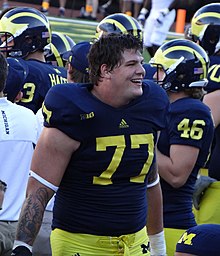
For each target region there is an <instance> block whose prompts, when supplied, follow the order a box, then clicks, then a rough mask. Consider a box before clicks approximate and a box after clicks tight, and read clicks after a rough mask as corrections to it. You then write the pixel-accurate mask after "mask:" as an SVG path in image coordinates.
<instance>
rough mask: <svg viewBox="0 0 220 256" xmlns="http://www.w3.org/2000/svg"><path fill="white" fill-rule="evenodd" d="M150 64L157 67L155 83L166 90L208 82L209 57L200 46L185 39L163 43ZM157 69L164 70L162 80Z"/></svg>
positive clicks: (201, 84)
mask: <svg viewBox="0 0 220 256" xmlns="http://www.w3.org/2000/svg"><path fill="white" fill-rule="evenodd" d="M150 64H151V65H153V66H156V67H157V83H158V84H160V85H161V86H162V87H163V88H164V89H165V90H166V91H172V92H178V91H181V90H184V89H187V88H188V89H189V88H202V87H205V86H206V85H207V83H208V80H207V79H206V77H207V73H208V68H209V57H208V55H207V53H206V52H205V50H204V49H203V48H202V47H201V46H199V45H198V44H196V43H194V42H192V41H190V40H187V39H174V40H171V41H168V42H166V43H164V44H163V45H162V46H160V48H159V49H158V50H157V51H156V53H155V55H154V57H153V58H152V59H151V60H150ZM159 69H162V70H163V72H164V77H163V79H162V80H159V78H158V74H159V71H160V70H159Z"/></svg>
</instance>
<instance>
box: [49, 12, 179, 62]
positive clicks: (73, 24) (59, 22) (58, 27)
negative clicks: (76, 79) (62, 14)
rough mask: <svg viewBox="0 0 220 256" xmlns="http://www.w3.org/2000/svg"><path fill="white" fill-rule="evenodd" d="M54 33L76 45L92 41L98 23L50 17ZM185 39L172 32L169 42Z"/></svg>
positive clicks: (146, 59) (145, 52) (169, 35)
mask: <svg viewBox="0 0 220 256" xmlns="http://www.w3.org/2000/svg"><path fill="white" fill-rule="evenodd" d="M49 20H50V23H51V28H52V30H53V31H56V32H61V33H64V34H66V35H68V36H70V37H71V38H72V39H73V40H74V41H75V42H76V43H78V42H81V41H91V40H93V38H94V36H95V31H96V26H97V24H98V23H97V22H91V21H83V20H79V19H60V18H55V17H49ZM180 37H183V35H182V34H176V33H172V32H170V33H169V34H168V37H167V40H170V39H174V38H180ZM143 55H144V59H145V61H146V62H148V61H149V58H150V57H149V54H148V52H147V51H144V54H143Z"/></svg>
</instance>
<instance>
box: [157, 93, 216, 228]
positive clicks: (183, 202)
mask: <svg viewBox="0 0 220 256" xmlns="http://www.w3.org/2000/svg"><path fill="white" fill-rule="evenodd" d="M213 133H214V124H213V120H212V117H211V113H210V109H209V108H208V107H207V106H206V105H205V104H203V103H202V102H201V101H200V100H197V99H192V98H183V99H179V100H177V101H175V102H173V103H171V107H170V113H169V114H168V115H167V127H166V129H165V130H163V131H162V132H161V135H160V138H159V141H158V149H159V151H160V152H161V153H163V154H164V155H167V156H169V152H170V146H171V145H174V144H177V145H188V146H192V147H196V148H199V149H200V151H199V155H198V159H197V161H196V164H195V166H194V168H193V171H192V172H191V174H190V176H189V178H188V179H187V181H186V183H185V184H184V185H183V186H182V187H180V188H178V189H175V188H173V187H172V186H171V185H170V184H169V183H167V182H166V181H165V180H163V179H162V178H161V187H162V192H163V203H164V227H166V228H179V229H186V228H189V227H191V226H194V225H196V223H195V219H194V215H193V213H192V194H193V190H194V185H195V182H196V178H197V174H198V171H199V169H200V168H201V167H203V166H204V164H205V162H206V161H207V157H208V154H209V149H210V145H211V142H212V138H213ZM179 157H181V156H179Z"/></svg>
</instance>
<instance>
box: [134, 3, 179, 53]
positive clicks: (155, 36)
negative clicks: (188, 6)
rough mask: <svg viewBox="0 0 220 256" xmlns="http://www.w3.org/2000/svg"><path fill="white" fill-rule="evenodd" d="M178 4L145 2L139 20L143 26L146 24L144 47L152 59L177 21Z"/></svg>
mask: <svg viewBox="0 0 220 256" xmlns="http://www.w3.org/2000/svg"><path fill="white" fill-rule="evenodd" d="M177 2H178V1H177V0H163V1H160V0H152V1H150V0H145V2H144V6H143V8H142V9H141V12H140V14H139V16H138V18H137V19H138V20H139V21H140V22H141V23H142V24H143V23H144V33H143V35H144V47H145V48H146V49H147V50H148V52H149V54H150V55H151V57H153V56H154V53H155V52H156V50H157V49H158V48H159V47H160V46H161V45H162V44H163V43H164V41H165V39H166V37H167V33H168V32H169V29H170V27H171V26H172V24H173V22H174V20H175V16H176V10H175V8H176V4H177ZM150 6H151V8H150ZM149 9H150V11H149ZM148 12H149V16H148V17H147V19H146V21H145V15H146V14H147V13H148Z"/></svg>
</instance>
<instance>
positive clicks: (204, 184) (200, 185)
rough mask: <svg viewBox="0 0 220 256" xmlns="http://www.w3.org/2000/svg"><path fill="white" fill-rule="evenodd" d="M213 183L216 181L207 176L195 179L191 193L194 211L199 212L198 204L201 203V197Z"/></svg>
mask: <svg viewBox="0 0 220 256" xmlns="http://www.w3.org/2000/svg"><path fill="white" fill-rule="evenodd" d="M215 181H217V180H215V179H213V178H210V177H208V176H200V177H199V178H198V179H197V181H196V184H195V188H194V192H193V205H194V207H195V209H196V210H199V204H200V202H201V199H202V196H203V195H204V193H205V190H206V189H207V188H208V187H209V186H210V185H211V184H212V183H213V182H215Z"/></svg>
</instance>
